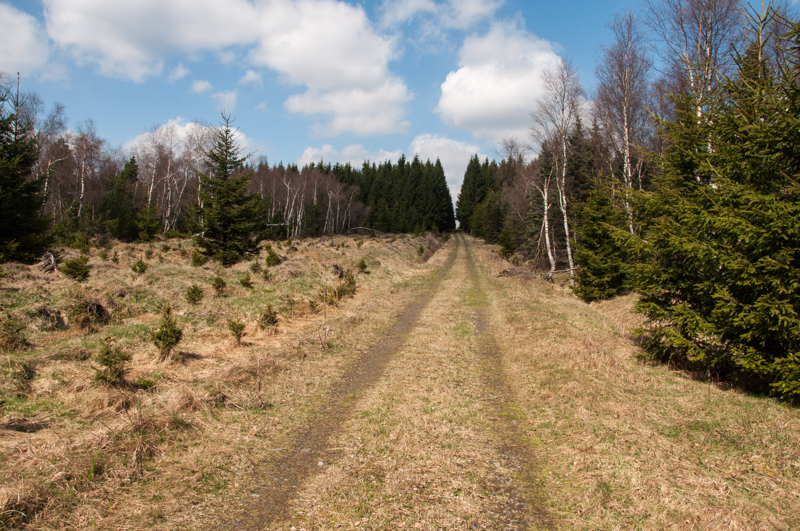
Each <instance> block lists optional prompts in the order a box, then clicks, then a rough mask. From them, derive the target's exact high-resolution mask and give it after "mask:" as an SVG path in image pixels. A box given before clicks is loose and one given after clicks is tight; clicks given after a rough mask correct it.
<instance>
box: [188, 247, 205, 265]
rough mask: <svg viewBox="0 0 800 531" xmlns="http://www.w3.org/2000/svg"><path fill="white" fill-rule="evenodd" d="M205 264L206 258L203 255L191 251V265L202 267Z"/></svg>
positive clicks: (196, 251)
mask: <svg viewBox="0 0 800 531" xmlns="http://www.w3.org/2000/svg"><path fill="white" fill-rule="evenodd" d="M206 262H208V257H207V256H206V255H204V254H203V253H201V252H200V251H198V250H197V249H195V250H193V251H192V265H193V266H194V267H200V266H203V265H205V264H206Z"/></svg>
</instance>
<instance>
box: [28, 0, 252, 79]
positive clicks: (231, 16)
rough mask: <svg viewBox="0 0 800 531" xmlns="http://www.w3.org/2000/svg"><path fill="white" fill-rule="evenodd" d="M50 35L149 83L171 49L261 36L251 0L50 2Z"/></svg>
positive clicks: (208, 47)
mask: <svg viewBox="0 0 800 531" xmlns="http://www.w3.org/2000/svg"><path fill="white" fill-rule="evenodd" d="M44 6H45V20H46V22H47V31H48V33H49V35H50V38H51V39H53V41H54V42H55V43H56V44H58V45H59V46H61V47H62V48H64V49H66V50H68V51H69V52H70V53H72V55H73V56H74V57H75V58H76V59H77V60H78V61H80V62H89V63H95V64H97V65H98V67H99V68H100V71H101V72H102V73H103V74H105V75H108V76H113V77H121V78H127V79H131V80H133V81H139V82H141V81H144V80H145V79H147V78H148V77H150V76H153V75H157V74H159V73H161V71H162V70H163V67H164V63H163V57H164V56H165V55H168V54H171V53H176V52H178V53H180V52H200V51H216V50H221V49H223V48H225V47H227V46H235V45H240V44H243V43H246V42H250V41H253V40H254V39H255V38H256V35H257V31H256V20H257V16H256V15H257V11H256V8H255V6H254V5H253V4H251V3H250V2H247V1H246V0H229V1H226V2H218V1H216V0H139V1H137V2H108V1H107V0H44Z"/></svg>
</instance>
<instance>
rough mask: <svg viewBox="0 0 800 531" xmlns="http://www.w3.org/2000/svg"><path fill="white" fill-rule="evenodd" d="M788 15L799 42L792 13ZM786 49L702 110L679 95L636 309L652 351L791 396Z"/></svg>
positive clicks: (795, 279)
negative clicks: (775, 61)
mask: <svg viewBox="0 0 800 531" xmlns="http://www.w3.org/2000/svg"><path fill="white" fill-rule="evenodd" d="M756 26H757V24H756ZM765 26H766V27H769V24H768V23H767V24H766V25H765ZM791 26H792V29H793V31H794V33H793V36H791V35H790V36H791V38H792V39H793V40H792V42H791V44H792V46H796V44H797V41H798V35H800V23H797V22H795V23H792V24H791ZM750 50H751V51H752V50H753V47H752V46H751V48H750ZM755 51H756V52H758V49H757V48H756V49H755ZM758 56H762V54H758ZM783 60H784V63H782V64H779V65H778V68H774V69H770V70H767V69H759V68H746V66H747V62H746V61H742V62H741V67H740V71H739V75H738V76H736V77H734V78H731V79H730V80H728V81H726V82H725V83H724V84H723V86H722V87H721V88H720V90H719V91H718V92H717V93H715V94H712V95H711V97H710V98H709V99H708V100H707V102H706V103H707V106H706V108H705V109H704V114H703V119H702V120H698V119H697V113H696V107H695V105H694V102H693V101H691V100H690V99H688V98H687V99H678V100H676V105H675V107H676V110H677V113H678V119H677V120H676V122H674V123H665V124H663V126H664V128H665V129H666V134H667V138H668V144H669V146H670V147H669V150H668V152H667V154H666V156H665V157H664V159H663V160H662V161H661V164H662V176H661V177H660V178H659V179H658V182H657V185H658V186H657V189H656V191H655V192H654V193H652V194H650V195H647V196H646V197H645V199H646V201H645V203H644V206H645V208H646V213H647V218H648V219H650V220H652V222H651V223H650V224H649V226H646V227H645V233H644V237H643V241H642V242H641V245H640V248H639V249H638V250H639V252H640V253H641V254H642V255H643V256H647V257H648V258H649V260H647V261H646V262H645V263H644V264H643V265H642V266H641V267H640V268H639V271H638V274H639V283H640V288H641V290H642V292H643V295H642V298H641V301H640V303H639V305H638V309H639V311H641V312H642V313H643V314H644V315H645V317H646V318H647V324H646V326H645V327H644V328H643V330H642V338H643V340H644V347H645V348H646V350H647V352H648V355H649V356H650V357H651V358H652V359H657V360H663V361H667V360H669V361H672V362H674V363H678V364H681V365H684V366H686V367H688V368H690V369H693V370H698V371H702V372H703V373H710V374H713V375H714V376H715V377H725V378H729V379H730V380H733V381H737V382H739V383H740V384H741V385H743V386H745V387H748V388H750V389H754V390H757V391H768V392H771V393H772V394H774V395H777V396H780V397H783V398H784V399H790V400H797V399H800V184H799V183H800V172H799V171H798V168H800V151H798V146H800V122H798V116H800V85H798V76H797V73H798V71H800V57H799V56H798V48H791V52H789V53H787V54H786V56H785V57H784V58H783Z"/></svg>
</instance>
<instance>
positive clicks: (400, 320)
mask: <svg viewBox="0 0 800 531" xmlns="http://www.w3.org/2000/svg"><path fill="white" fill-rule="evenodd" d="M459 247H460V239H459V238H455V245H454V248H453V250H452V251H451V252H450V255H449V256H448V257H447V260H446V261H445V263H444V265H443V266H442V269H441V270H440V271H439V272H438V273H437V274H436V275H435V276H434V277H433V282H432V284H431V285H430V286H428V287H427V289H426V290H425V291H424V292H423V293H422V294H420V295H419V296H418V297H417V298H416V299H414V300H413V301H412V302H411V303H409V304H408V306H406V308H405V309H404V310H403V311H402V312H401V313H400V315H399V316H398V317H397V320H396V321H395V323H394V325H392V327H391V328H390V329H389V330H388V332H387V333H386V335H385V336H384V338H383V340H382V341H380V342H379V343H377V344H375V345H373V346H372V347H371V348H370V349H369V350H368V351H367V352H365V353H364V355H363V356H362V357H361V358H360V359H359V360H358V361H357V362H355V363H354V364H353V366H352V367H351V368H350V369H349V370H348V371H347V373H346V374H345V375H344V376H343V377H342V378H341V379H339V380H338V381H337V382H336V383H335V384H334V385H333V387H332V389H331V390H330V392H329V393H328V395H327V398H326V399H325V405H324V406H323V407H322V409H321V410H319V411H318V412H317V413H316V414H315V415H313V416H312V418H311V419H310V420H309V427H308V428H307V429H306V431H305V432H304V433H302V434H301V435H300V436H299V437H297V438H296V439H294V442H293V444H292V447H291V449H289V450H288V451H287V452H285V453H284V455H282V456H281V457H280V458H278V459H276V460H275V461H273V462H271V463H268V464H267V465H266V473H265V478H264V481H263V482H262V484H261V485H259V487H258V492H257V493H254V495H257V496H258V497H259V502H258V505H254V506H253V507H251V509H250V511H249V512H248V513H247V514H244V515H240V516H239V518H238V519H237V520H236V521H234V522H230V525H231V527H233V528H235V529H267V528H268V525H269V524H271V523H275V522H279V521H281V520H284V519H285V518H286V517H287V516H289V515H288V514H287V511H286V506H287V503H288V502H289V501H290V500H292V499H293V498H294V497H295V496H296V494H297V491H298V489H299V487H300V486H301V485H302V483H303V481H304V480H305V479H306V478H308V477H309V476H311V475H312V474H313V473H314V472H315V471H316V470H317V468H318V463H319V462H321V461H324V460H325V455H326V450H327V449H328V448H329V446H330V445H329V441H330V440H331V439H333V438H334V437H335V436H336V435H337V434H338V433H339V432H340V431H341V429H342V426H343V425H344V423H345V422H346V421H347V420H348V419H349V418H350V417H351V415H352V412H353V410H354V408H355V404H356V403H357V402H358V400H359V398H360V397H361V396H362V395H363V394H364V393H365V392H366V391H367V390H368V389H369V388H371V387H372V386H373V385H374V384H375V382H377V381H378V379H379V378H381V376H383V374H384V372H385V370H386V366H387V365H388V363H389V361H390V360H391V358H392V357H393V356H394V355H395V353H396V352H397V351H398V350H400V348H401V347H402V346H403V344H404V343H405V341H406V338H407V336H408V334H409V333H410V332H411V331H412V330H413V329H414V327H415V326H416V324H417V322H418V320H419V316H420V313H421V311H422V309H423V308H424V307H425V306H426V305H427V304H428V303H429V302H430V301H431V299H432V298H433V296H434V295H435V293H436V292H437V290H438V289H439V286H440V284H441V282H442V280H444V278H445V277H446V276H447V274H448V273H449V272H450V270H451V269H452V266H453V263H454V262H455V260H456V256H457V254H458V251H459Z"/></svg>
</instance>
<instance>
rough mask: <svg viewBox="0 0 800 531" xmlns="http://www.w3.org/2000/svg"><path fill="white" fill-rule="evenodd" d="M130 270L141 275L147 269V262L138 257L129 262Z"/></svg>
mask: <svg viewBox="0 0 800 531" xmlns="http://www.w3.org/2000/svg"><path fill="white" fill-rule="evenodd" d="M131 271H133V272H134V273H136V274H137V275H143V274H144V273H145V272H146V271H147V263H146V262H145V261H144V260H142V259H141V258H139V259H138V260H137V261H135V262H134V263H133V264H131Z"/></svg>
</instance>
